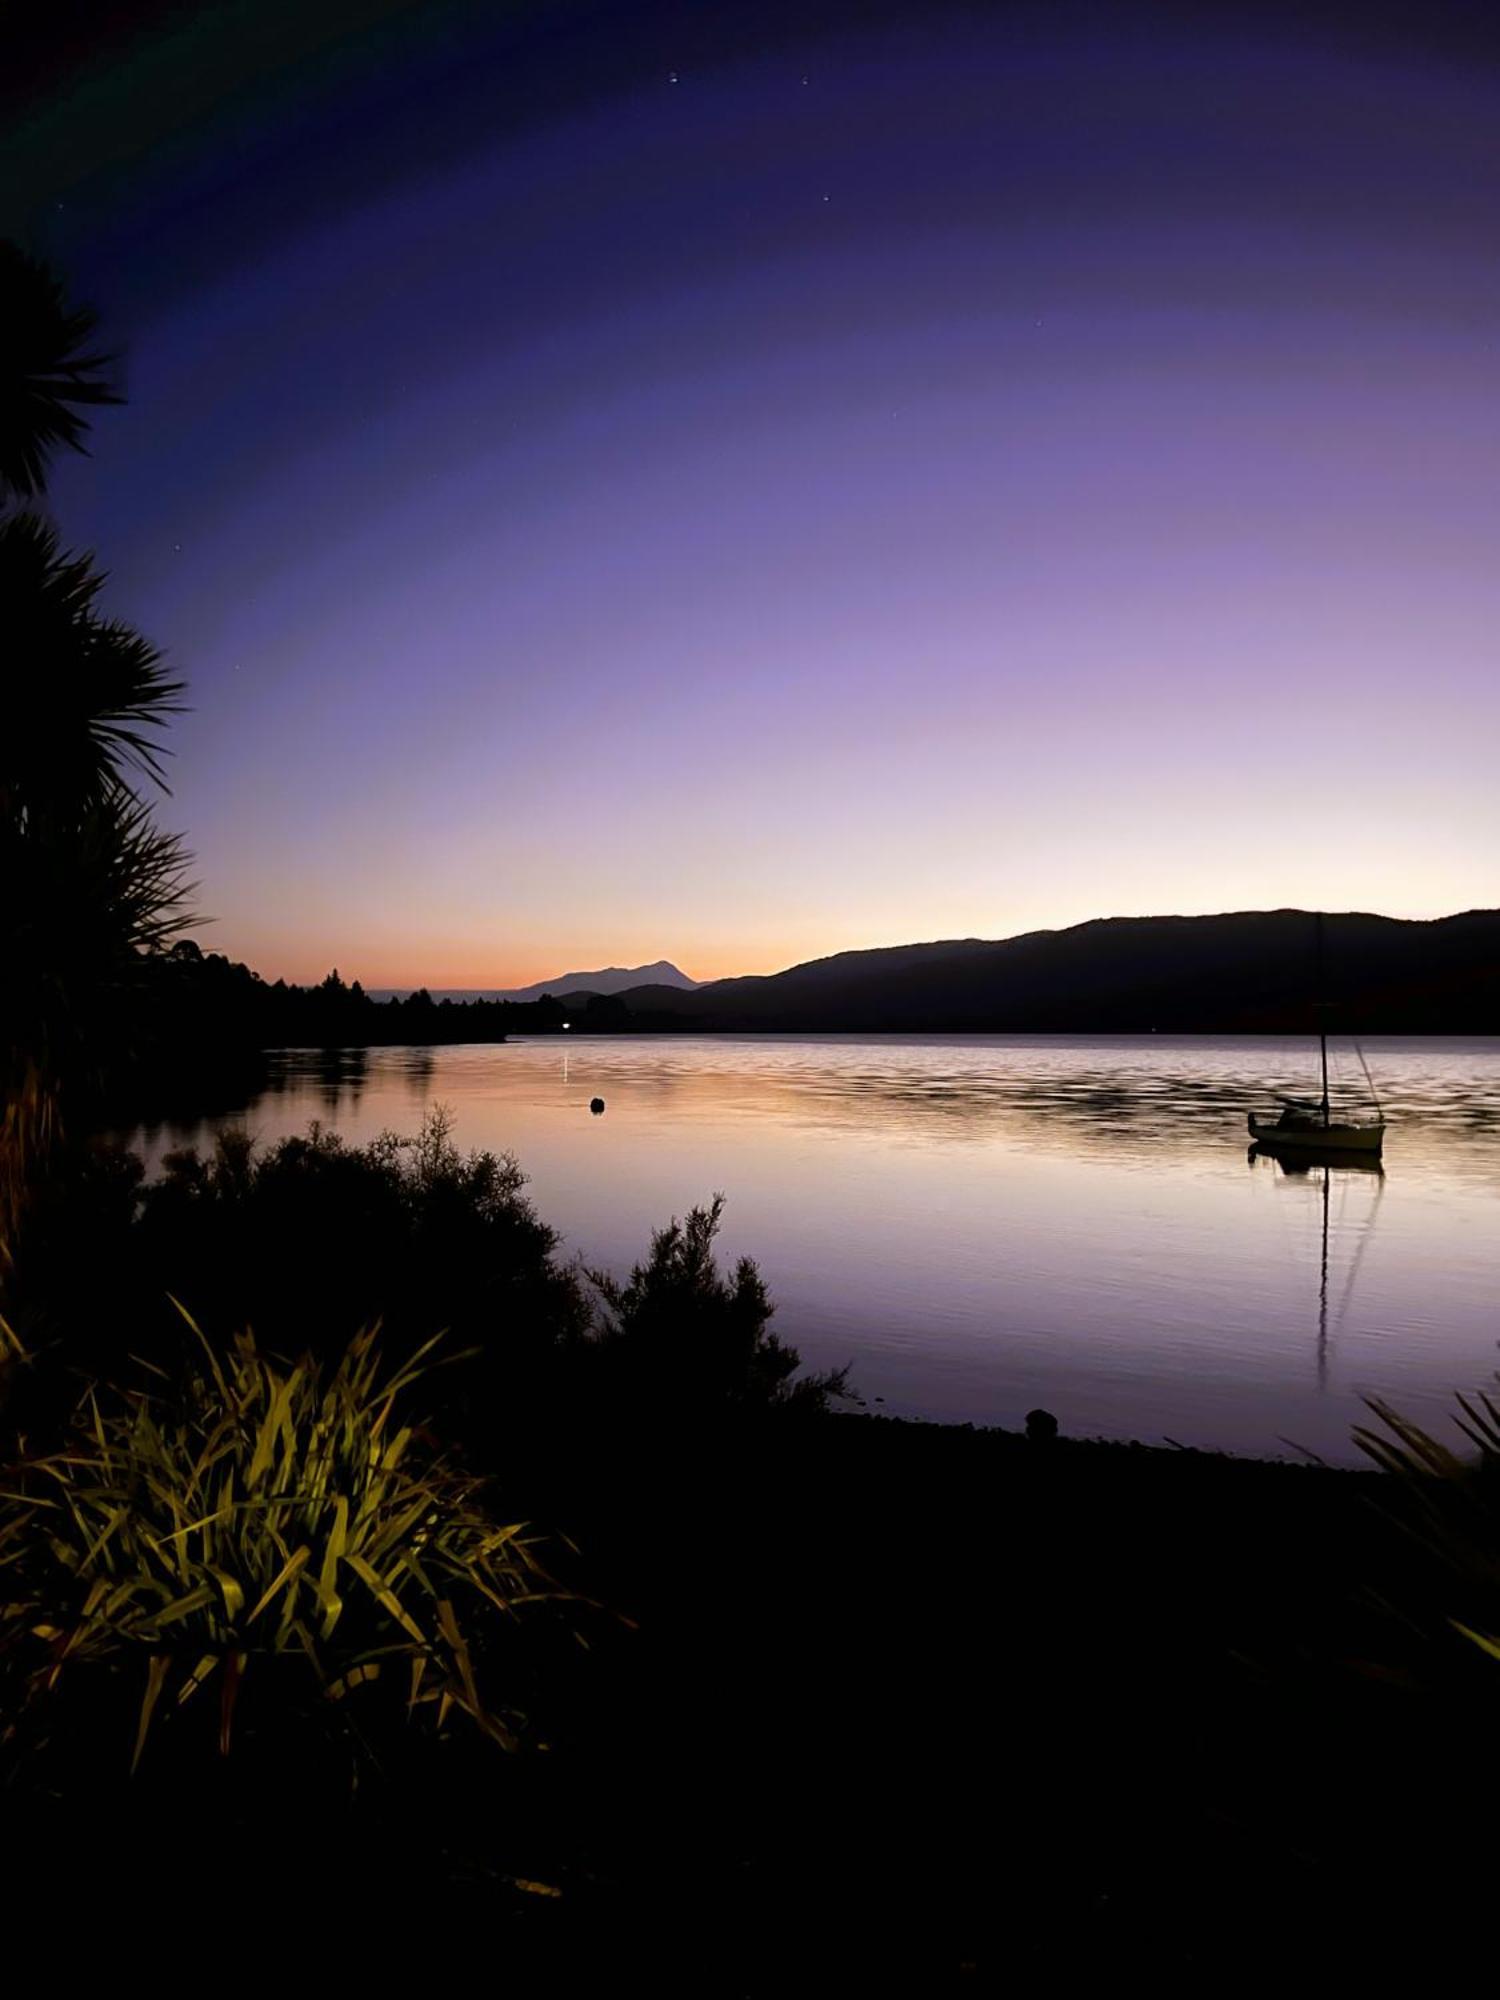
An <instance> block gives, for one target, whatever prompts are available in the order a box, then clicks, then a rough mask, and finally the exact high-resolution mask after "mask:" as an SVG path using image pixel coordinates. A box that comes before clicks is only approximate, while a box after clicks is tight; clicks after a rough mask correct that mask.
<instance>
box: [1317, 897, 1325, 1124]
mask: <svg viewBox="0 0 1500 2000" xmlns="http://www.w3.org/2000/svg"><path fill="white" fill-rule="evenodd" d="M1317 926H1318V1055H1319V1057H1320V1058H1321V1061H1322V1065H1323V1105H1322V1110H1323V1128H1324V1130H1325V1131H1326V1130H1327V1129H1328V992H1327V985H1326V982H1325V980H1324V978H1323V912H1322V911H1321V910H1319V911H1318V914H1317Z"/></svg>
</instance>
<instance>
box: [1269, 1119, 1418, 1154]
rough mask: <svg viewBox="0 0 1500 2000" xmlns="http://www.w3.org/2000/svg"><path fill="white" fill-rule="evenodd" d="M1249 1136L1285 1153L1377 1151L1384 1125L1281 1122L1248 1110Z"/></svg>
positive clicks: (1383, 1140) (1383, 1135)
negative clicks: (1288, 1123)
mask: <svg viewBox="0 0 1500 2000" xmlns="http://www.w3.org/2000/svg"><path fill="white" fill-rule="evenodd" d="M1250 1137H1251V1138H1252V1139H1254V1140H1255V1142H1256V1143H1257V1145H1261V1146H1265V1147H1266V1148H1267V1149H1268V1150H1270V1151H1273V1152H1284V1153H1378V1152H1379V1151H1380V1149H1381V1147H1382V1146H1383V1145H1384V1144H1385V1127H1384V1125H1312V1124H1308V1125H1283V1124H1282V1123H1281V1122H1280V1121H1279V1120H1278V1119H1274V1118H1257V1117H1256V1115H1255V1113H1254V1112H1253V1111H1252V1112H1251V1113H1250Z"/></svg>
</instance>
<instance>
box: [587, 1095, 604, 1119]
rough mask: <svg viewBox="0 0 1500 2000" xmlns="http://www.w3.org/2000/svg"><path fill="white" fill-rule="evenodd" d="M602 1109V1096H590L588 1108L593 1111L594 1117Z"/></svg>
mask: <svg viewBox="0 0 1500 2000" xmlns="http://www.w3.org/2000/svg"><path fill="white" fill-rule="evenodd" d="M603 1109H604V1099H603V1098H602V1097H591V1098H590V1099H589V1110H590V1111H592V1112H593V1114H594V1116H595V1117H596V1118H597V1117H598V1116H599V1113H600V1112H601V1111H602V1110H603Z"/></svg>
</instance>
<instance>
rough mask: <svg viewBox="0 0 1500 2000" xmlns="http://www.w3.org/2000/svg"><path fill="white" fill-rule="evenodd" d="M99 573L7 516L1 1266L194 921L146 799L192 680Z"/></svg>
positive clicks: (1, 813)
mask: <svg viewBox="0 0 1500 2000" xmlns="http://www.w3.org/2000/svg"><path fill="white" fill-rule="evenodd" d="M102 581H103V579H102V577H101V576H100V575H99V574H98V573H97V572H96V571H95V570H94V568H93V566H92V564H91V563H90V562H89V560H88V559H87V558H86V557H76V556H70V555H65V554H64V553H63V552H62V550H61V548H60V546H59V543H58V540H57V536H56V535H55V533H54V532H53V530H52V529H51V528H50V527H49V526H47V524H46V523H45V522H43V521H40V520H37V519H36V518H35V517H33V516H31V515H24V514H23V515H16V516H13V517H11V518H9V519H7V520H4V521H0V619H3V623H4V630H3V635H0V636H3V641H4V647H5V654H4V659H5V673H4V678H3V680H0V965H3V966H4V968H5V979H4V984H3V988H0V1091H3V1108H0V1267H3V1266H4V1265H5V1263H6V1262H7V1260H8V1258H9V1256H10V1254H11V1249H12V1245H13V1242H14V1238H15V1234H16V1231H17V1228H18V1225H19V1217H20V1214H21V1212H22V1209H23V1207H24V1202H25V1196H26V1192H27V1189H28V1187H29V1186H30V1185H31V1184H32V1181H33V1177H34V1176H35V1174H36V1173H37V1172H38V1171H39V1169H40V1168H41V1167H42V1166H43V1165H44V1164H45V1162H46V1160H47V1158H48V1156H49V1154H50V1153H51V1151H52V1149H53V1148H54V1147H55V1146H56V1145H57V1143H58V1141H59V1138H60V1136H61V1134H62V1132H63V1128H64V1124H65V1122H66V1119H67V1115H68V1111H69V1107H70V1104H72V1103H74V1102H76V1101H80V1100H81V1101H83V1102H85V1103H86V1102H87V1100H88V1099H89V1097H90V1096H91V1095H92V1094H93V1093H94V1092H95V1091H96V1090H97V1088H98V1086H99V1084H100V1082H101V1081H102V1079H103V1077H104V1076H105V1074H106V1073H107V1072H108V1070H109V1069H110V1067H111V1064H112V1062H114V1061H116V1060H117V1059H118V1058H119V1057H120V1056H121V1055H122V1054H123V1053H125V1052H126V1051H128V1047H129V1043H130V1039H131V1033H130V1022H131V1014H132V1009H131V1006H130V999H131V995H132V991H133V989H134V987H135V986H136V985H137V984H138V982H139V980H140V976H141V970H142V967H141V958H142V954H143V953H150V952H152V951H155V950H157V949H158V948H159V947H160V946H162V945H164V944H165V943H167V942H168V941H169V940H170V939H171V938H172V937H173V936H174V935H176V933H178V932H179V931H181V930H182V929H184V928H185V927H186V926H187V924H188V923H189V922H190V921H191V916H190V912H189V910H188V907H187V898H188V895H189V893H190V887H189V884H188V883H187V880H186V855H185V853H184V850H183V848H182V845H181V843H180V841H179V840H178V839H177V838H176V837H175V836H174V835H171V834H165V833H162V832H161V831H159V830H158V828H157V827H156V825H155V823H154V821H153V819H152V815H151V809H150V806H149V805H148V804H147V802H146V800H145V799H144V798H143V797H142V795H141V792H140V791H139V790H138V789H137V787H138V786H139V785H141V784H146V785H151V786H162V761H161V760H162V756H163V754H164V753H163V747H162V745H161V742H160V732H161V730H162V729H163V727H164V726H165V724H166V722H167V720H168V718H169V717H170V716H172V715H173V714H175V713H177V711H178V708H179V705H180V704H179V701H178V697H179V695H180V694H181V692H182V684H181V682H179V681H176V680H173V679H172V678H171V677H170V675H169V674H168V673H167V671H166V669H165V668H164V666H163V663H162V660H161V657H160V655H159V654H158V653H157V651H156V649H155V648H154V647H153V646H151V645H150V644H149V643H148V642H147V641H146V640H145V639H143V638H142V637H141V636H140V635H139V634H138V633H135V632H132V631H131V630H130V629H129V628H128V627H126V626H124V625H121V624H119V623H118V622H116V621H113V620H108V619H104V618H101V617H100V616H99V614H98V612H97V610H96V608H95V600H96V598H97V595H98V592H99V589H100V586H101V583H102ZM163 788H164V787H163Z"/></svg>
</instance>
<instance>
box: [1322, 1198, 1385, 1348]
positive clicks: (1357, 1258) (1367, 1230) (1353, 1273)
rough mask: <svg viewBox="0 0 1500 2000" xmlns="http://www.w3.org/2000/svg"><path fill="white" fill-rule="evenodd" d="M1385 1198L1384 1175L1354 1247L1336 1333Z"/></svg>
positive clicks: (1341, 1323)
mask: <svg viewBox="0 0 1500 2000" xmlns="http://www.w3.org/2000/svg"><path fill="white" fill-rule="evenodd" d="M1384 1196H1385V1175H1384V1173H1382V1174H1381V1176H1380V1180H1379V1182H1378V1183H1377V1185H1376V1188H1375V1199H1374V1200H1373V1201H1372V1202H1371V1203H1370V1216H1369V1220H1368V1221H1367V1222H1366V1224H1365V1227H1364V1233H1363V1235H1362V1236H1361V1237H1360V1239H1359V1242H1358V1243H1357V1244H1356V1245H1355V1247H1354V1259H1353V1262H1352V1263H1351V1264H1350V1266H1349V1276H1348V1278H1347V1279H1346V1280H1345V1283H1344V1296H1343V1297H1342V1298H1341V1299H1340V1300H1339V1309H1338V1313H1337V1316H1336V1317H1335V1319H1334V1322H1333V1325H1334V1331H1335V1332H1338V1330H1339V1329H1340V1328H1341V1327H1342V1326H1343V1324H1344V1314H1345V1313H1346V1312H1347V1311H1348V1310H1349V1301H1350V1300H1351V1299H1352V1298H1353V1296H1354V1281H1355V1279H1356V1278H1357V1277H1358V1276H1359V1267H1360V1265H1361V1264H1362V1263H1363V1262H1364V1256H1365V1250H1366V1248H1367V1246H1368V1244H1369V1241H1370V1238H1371V1237H1372V1236H1373V1235H1374V1234H1375V1218H1376V1216H1377V1215H1378V1214H1379V1213H1380V1204H1381V1201H1382V1200H1383V1198H1384Z"/></svg>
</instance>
